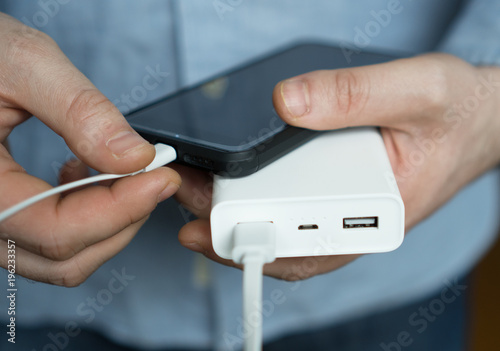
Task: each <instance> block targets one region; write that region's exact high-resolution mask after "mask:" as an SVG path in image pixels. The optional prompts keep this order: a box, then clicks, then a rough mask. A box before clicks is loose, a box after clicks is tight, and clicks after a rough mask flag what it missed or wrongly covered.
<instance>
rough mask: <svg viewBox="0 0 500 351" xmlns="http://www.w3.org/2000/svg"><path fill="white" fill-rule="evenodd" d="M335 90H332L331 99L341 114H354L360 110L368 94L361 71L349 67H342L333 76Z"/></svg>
mask: <svg viewBox="0 0 500 351" xmlns="http://www.w3.org/2000/svg"><path fill="white" fill-rule="evenodd" d="M333 79H334V81H333V82H332V83H333V84H329V86H330V87H333V89H332V90H333V91H330V94H329V96H330V99H331V100H332V103H333V104H334V110H335V111H336V112H338V113H340V115H341V116H345V117H346V116H349V115H354V114H356V113H357V112H359V111H360V110H361V109H362V108H363V106H364V104H365V102H366V98H367V96H368V92H367V86H366V84H364V81H363V79H362V78H361V77H360V75H359V73H354V72H353V71H352V70H349V69H341V70H338V71H336V72H335V74H334V76H333Z"/></svg>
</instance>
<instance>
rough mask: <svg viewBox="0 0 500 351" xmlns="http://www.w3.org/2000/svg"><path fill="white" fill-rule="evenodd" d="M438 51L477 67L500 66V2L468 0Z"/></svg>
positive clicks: (493, 0) (496, 0) (494, 0)
mask: <svg viewBox="0 0 500 351" xmlns="http://www.w3.org/2000/svg"><path fill="white" fill-rule="evenodd" d="M437 50H438V51H442V52H446V53H450V54H453V55H455V56H458V57H460V58H462V59H464V60H466V61H468V62H470V63H472V64H474V65H498V66H500V0H469V1H466V3H465V4H464V6H463V8H462V10H461V11H460V12H459V14H458V15H457V17H456V20H455V21H454V22H453V23H452V24H451V26H450V29H449V30H448V32H447V33H446V34H445V36H444V38H443V40H442V41H441V43H440V44H439V45H438V47H437Z"/></svg>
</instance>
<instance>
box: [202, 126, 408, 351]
mask: <svg viewBox="0 0 500 351" xmlns="http://www.w3.org/2000/svg"><path fill="white" fill-rule="evenodd" d="M210 223H211V232H212V244H213V247H214V250H215V252H216V253H217V254H218V255H219V256H220V257H222V258H225V259H232V260H233V261H235V262H237V263H243V264H244V277H243V280H244V283H243V284H244V290H243V294H244V301H243V304H244V310H243V311H244V312H243V315H244V318H249V317H248V316H250V315H251V316H252V318H251V322H252V323H247V324H248V325H249V326H250V327H252V330H251V332H249V333H247V334H248V335H246V336H247V338H246V339H245V350H246V351H254V350H260V347H261V345H260V344H259V343H260V342H261V339H262V331H261V326H262V315H261V310H258V309H259V308H260V309H261V307H260V306H261V300H260V298H261V295H258V294H262V292H261V291H259V293H257V292H256V291H255V289H259V290H260V289H261V287H262V277H261V273H262V265H263V264H264V263H265V262H271V261H273V260H274V258H275V257H277V258H279V257H305V256H324V255H346V254H365V253H377V252H387V251H391V250H394V249H396V248H397V247H399V246H400V245H401V243H402V241H403V237H404V205H403V201H402V199H401V195H400V193H399V189H398V187H397V183H396V181H395V178H394V174H393V172H392V168H391V164H390V161H389V158H388V156H387V152H386V150H385V146H384V142H383V140H382V137H381V135H380V133H379V132H378V131H377V130H376V129H375V128H352V129H345V130H340V131H330V132H325V133H322V134H320V135H319V136H317V137H316V138H315V139H313V140H311V141H309V142H307V143H306V144H304V145H302V146H300V147H299V148H297V149H295V150H294V151H292V152H290V153H289V154H287V155H285V156H283V157H282V158H280V159H279V160H276V161H275V162H273V163H272V164H270V165H268V166H267V167H265V168H263V169H261V170H259V171H258V172H256V173H254V174H252V175H250V176H247V177H243V178H224V177H221V176H217V175H216V176H214V187H213V198H212V211H211V214H210ZM256 301H257V303H256ZM245 320H247V319H245ZM256 320H257V321H258V323H256V322H255V321H256ZM249 321H250V320H249ZM257 329H259V330H257Z"/></svg>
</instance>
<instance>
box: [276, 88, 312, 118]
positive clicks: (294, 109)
mask: <svg viewBox="0 0 500 351" xmlns="http://www.w3.org/2000/svg"><path fill="white" fill-rule="evenodd" d="M281 97H282V98H283V101H284V102H285V105H286V108H287V109H288V111H289V112H290V113H291V114H292V116H293V117H296V118H297V117H301V116H303V115H304V114H306V113H307V112H309V110H310V106H309V105H310V99H309V89H308V87H307V84H306V83H305V82H304V81H303V80H301V79H291V80H285V81H284V82H283V83H281Z"/></svg>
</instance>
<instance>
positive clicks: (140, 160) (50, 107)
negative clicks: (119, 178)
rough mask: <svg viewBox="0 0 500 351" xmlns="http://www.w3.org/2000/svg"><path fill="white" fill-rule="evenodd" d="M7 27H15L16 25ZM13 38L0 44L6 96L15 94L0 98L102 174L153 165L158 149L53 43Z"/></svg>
mask: <svg viewBox="0 0 500 351" xmlns="http://www.w3.org/2000/svg"><path fill="white" fill-rule="evenodd" d="M9 22H10V25H11V27H12V26H15V24H13V20H12V19H10V21H9ZM16 22H17V21H16ZM17 25H21V26H22V24H21V23H17ZM11 36H13V37H15V38H12V37H11V38H10V40H2V39H0V46H4V47H5V49H6V50H4V52H6V54H4V55H1V56H2V58H3V60H2V61H3V64H2V66H0V76H3V77H7V79H6V80H4V81H3V83H2V84H4V85H6V86H7V88H6V89H5V90H4V91H7V92H13V93H12V94H10V95H4V96H0V97H1V98H3V99H4V100H6V101H7V102H8V103H10V105H12V106H14V107H16V108H22V109H24V110H27V111H29V112H30V113H31V114H33V115H35V116H36V117H37V118H39V119H40V120H42V121H43V122H44V123H45V124H46V125H48V126H49V127H50V128H51V129H52V130H54V131H55V132H56V133H57V134H59V135H61V136H62V137H63V138H64V140H65V141H66V143H67V145H68V146H69V147H70V149H71V150H72V151H73V152H74V153H75V154H76V155H77V156H78V158H79V159H81V160H82V161H84V162H85V163H86V164H88V165H90V166H91V167H93V168H95V169H98V170H99V171H103V172H113V173H127V172H132V171H135V170H138V169H141V168H144V167H145V166H146V165H147V164H149V163H150V162H151V161H152V160H153V157H154V154H155V151H154V147H153V146H152V145H151V144H149V143H148V142H147V141H146V140H144V139H143V138H141V137H140V136H139V135H138V134H137V133H136V132H135V131H134V130H133V129H132V128H131V127H130V126H129V124H128V123H127V121H126V120H125V118H124V117H123V115H122V114H121V113H120V111H119V110H118V109H117V108H116V107H115V106H114V105H113V104H112V103H111V102H110V101H109V100H108V99H107V98H106V97H105V96H104V95H103V94H101V93H100V92H99V90H98V89H97V88H96V87H95V86H94V85H93V84H92V83H91V82H90V81H89V80H88V79H87V78H86V77H85V76H84V75H83V74H82V73H81V72H79V71H78V69H76V67H74V66H73V64H72V63H71V62H70V61H69V59H68V58H67V57H66V56H65V55H64V54H63V53H62V51H61V50H60V49H59V47H58V46H57V44H56V43H55V42H54V41H53V40H52V39H50V38H49V37H48V36H46V35H45V34H43V33H40V32H36V34H35V35H30V36H27V35H25V34H23V31H20V30H19V31H15V32H14V31H13V32H12V34H11ZM8 72H15V74H10V75H8V74H7V73H8ZM9 78H11V79H9ZM0 91H1V90H0Z"/></svg>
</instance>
